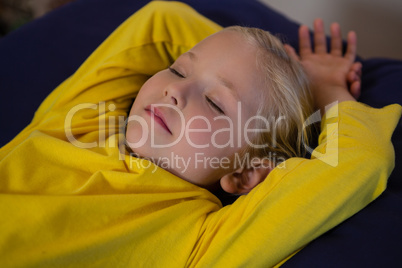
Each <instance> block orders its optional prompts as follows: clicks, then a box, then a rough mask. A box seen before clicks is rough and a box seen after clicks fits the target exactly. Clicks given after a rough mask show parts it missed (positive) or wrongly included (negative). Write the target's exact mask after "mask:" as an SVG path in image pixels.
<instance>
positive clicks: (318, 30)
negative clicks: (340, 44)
mask: <svg viewBox="0 0 402 268" xmlns="http://www.w3.org/2000/svg"><path fill="white" fill-rule="evenodd" d="M314 51H315V53H317V54H324V53H327V41H326V39H325V33H324V23H323V21H322V19H316V20H315V21H314Z"/></svg>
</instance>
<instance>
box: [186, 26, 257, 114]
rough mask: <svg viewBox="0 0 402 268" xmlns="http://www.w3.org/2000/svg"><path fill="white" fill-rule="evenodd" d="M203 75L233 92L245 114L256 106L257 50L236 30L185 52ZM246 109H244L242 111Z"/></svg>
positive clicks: (253, 112)
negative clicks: (209, 76)
mask: <svg viewBox="0 0 402 268" xmlns="http://www.w3.org/2000/svg"><path fill="white" fill-rule="evenodd" d="M187 54H188V56H189V57H191V58H192V60H193V61H197V62H198V64H199V66H202V67H203V70H204V71H206V72H210V73H214V75H215V76H216V78H217V79H218V80H220V81H221V82H222V83H223V84H225V85H226V86H227V87H228V88H230V89H231V90H233V91H234V93H235V95H236V96H237V97H238V100H239V101H240V102H241V104H242V108H243V109H242V110H243V112H245V114H250V115H254V114H255V113H256V112H257V109H258V107H259V105H258V104H259V101H261V100H260V99H261V98H260V95H261V90H262V88H263V87H262V86H263V84H262V81H263V79H261V78H262V76H261V75H262V73H261V70H260V69H259V68H258V66H257V48H256V46H255V45H253V44H251V42H249V41H248V40H247V39H246V37H245V36H244V35H243V34H242V33H239V32H235V31H220V32H218V33H216V34H214V35H211V36H209V37H207V38H206V39H204V40H203V41H201V42H200V43H199V44H198V45H196V46H195V47H194V48H192V49H191V50H190V51H189V53H187ZM244 108H246V109H244Z"/></svg>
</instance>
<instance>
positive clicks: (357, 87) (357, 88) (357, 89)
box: [350, 81, 361, 100]
mask: <svg viewBox="0 0 402 268" xmlns="http://www.w3.org/2000/svg"><path fill="white" fill-rule="evenodd" d="M350 94H351V95H352V96H353V98H355V99H356V100H357V99H358V98H359V97H360V95H361V82H360V81H355V82H353V83H352V84H351V85H350Z"/></svg>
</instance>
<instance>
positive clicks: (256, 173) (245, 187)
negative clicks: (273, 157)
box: [220, 159, 274, 194]
mask: <svg viewBox="0 0 402 268" xmlns="http://www.w3.org/2000/svg"><path fill="white" fill-rule="evenodd" d="M271 164H272V163H271V162H270V161H268V160H266V159H264V160H261V161H260V162H259V163H253V165H252V166H251V167H248V168H240V169H238V170H236V171H235V172H233V173H230V174H226V175H225V176H223V177H222V178H221V181H220V183H221V187H222V189H223V190H224V191H225V192H227V193H230V194H247V193H248V192H250V191H251V190H252V189H253V188H254V187H255V186H257V185H258V184H259V183H260V182H262V181H264V180H265V178H266V177H267V176H268V174H269V173H270V172H271V170H272V169H273V168H274V166H273V165H271Z"/></svg>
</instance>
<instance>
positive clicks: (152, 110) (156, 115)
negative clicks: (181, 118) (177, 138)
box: [145, 105, 172, 134]
mask: <svg viewBox="0 0 402 268" xmlns="http://www.w3.org/2000/svg"><path fill="white" fill-rule="evenodd" d="M145 111H146V112H147V113H148V114H149V115H150V116H151V117H152V119H154V120H155V122H157V123H158V124H159V125H160V126H161V127H162V128H164V129H165V130H166V131H167V132H169V133H170V134H172V131H170V129H169V127H168V126H167V124H166V120H165V118H164V116H163V114H162V112H161V111H160V110H159V109H158V108H156V107H151V105H148V106H147V107H145Z"/></svg>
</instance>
